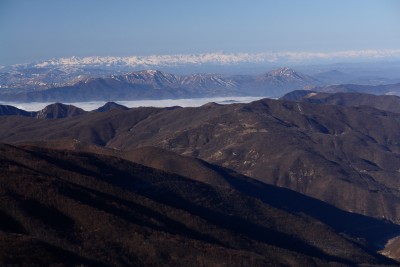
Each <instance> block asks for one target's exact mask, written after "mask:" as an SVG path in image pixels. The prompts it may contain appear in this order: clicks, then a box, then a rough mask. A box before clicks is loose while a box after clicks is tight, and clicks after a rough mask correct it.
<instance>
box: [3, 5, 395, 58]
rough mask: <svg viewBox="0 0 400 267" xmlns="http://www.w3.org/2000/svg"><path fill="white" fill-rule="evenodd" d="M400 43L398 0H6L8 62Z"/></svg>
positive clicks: (389, 46)
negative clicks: (55, 58)
mask: <svg viewBox="0 0 400 267" xmlns="http://www.w3.org/2000/svg"><path fill="white" fill-rule="evenodd" d="M362 49H400V1H398V0H330V1H328V0H302V1H300V0H292V1H289V0H275V1H269V0H253V1H252V0H247V1H245V0H243V1H237V0H193V1H191V0H158V1H156V0H142V1H139V0H136V1H135V0H131V1H118V0H0V65H9V64H15V63H24V62H30V61H35V60H43V59H49V58H53V57H69V56H131V55H151V54H157V55H161V54H181V53H208V52H216V51H224V52H226V53H239V52H247V53H258V52H270V51H306V52H319V51H321V52H331V51H342V50H362Z"/></svg>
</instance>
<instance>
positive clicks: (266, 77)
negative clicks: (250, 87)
mask: <svg viewBox="0 0 400 267" xmlns="http://www.w3.org/2000/svg"><path fill="white" fill-rule="evenodd" d="M257 80H259V81H269V82H272V83H295V84H303V85H308V84H319V83H320V82H319V81H317V80H316V79H314V78H313V77H311V76H307V75H305V74H302V73H299V72H296V71H295V70H293V69H291V68H288V67H283V68H279V69H276V70H272V71H270V72H268V73H266V74H263V75H260V76H258V77H257Z"/></svg>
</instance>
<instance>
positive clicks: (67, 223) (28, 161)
mask: <svg viewBox="0 0 400 267" xmlns="http://www.w3.org/2000/svg"><path fill="white" fill-rule="evenodd" d="M0 152H1V153H0V168H1V172H0V183H1V187H0V189H1V197H2V201H1V202H0V216H1V218H2V220H0V227H1V230H2V232H1V235H0V246H1V247H2V248H4V249H1V250H0V251H8V252H10V253H0V257H1V258H0V260H1V263H2V265H7V264H13V263H14V264H22V263H26V262H28V261H29V263H30V264H37V265H48V264H50V263H52V264H55V263H64V266H68V265H71V264H81V263H82V264H86V265H92V266H102V265H106V266H126V265H130V266H149V265H153V266H188V265H190V266H204V265H207V266H216V265H218V264H222V263H224V264H227V265H229V266H244V265H251V266H266V265H275V266H338V265H340V264H341V265H355V264H379V263H380V264H394V262H391V261H390V260H388V259H385V258H384V257H382V256H379V255H378V254H375V253H373V252H371V251H369V249H368V248H367V247H365V245H364V244H363V242H361V241H357V240H355V239H349V238H350V237H344V236H341V235H338V234H336V233H335V232H334V231H333V230H332V229H331V228H330V227H327V226H325V225H324V224H321V223H320V222H318V221H317V220H314V219H312V218H307V217H305V216H304V215H301V214H299V215H296V214H292V213H288V212H287V211H284V210H283V209H281V208H277V207H278V205H275V204H273V205H271V204H268V199H269V196H268V195H269V194H270V193H271V194H272V195H271V199H270V201H271V203H273V202H274V201H276V200H274V199H275V196H273V190H272V187H271V190H272V191H270V192H269V193H268V194H266V195H265V196H263V199H262V200H261V199H259V198H258V197H257V196H256V194H257V191H256V190H254V188H252V186H251V185H250V187H249V188H246V186H245V184H246V183H247V182H246V180H242V183H245V184H242V185H240V186H239V188H243V191H237V190H234V189H233V188H234V187H233V188H231V189H229V188H222V187H215V186H211V185H207V184H204V183H201V182H197V181H194V180H191V179H187V178H184V177H181V176H177V175H173V174H170V173H165V172H162V171H158V170H155V169H151V168H148V167H145V166H143V165H139V164H134V163H131V162H128V161H124V160H121V159H118V158H114V157H107V156H100V155H96V154H89V153H77V152H71V151H70V152H68V151H56V150H49V149H42V148H34V147H30V148H27V147H26V148H18V147H14V146H9V145H0ZM226 178H227V180H229V178H228V177H226ZM232 179H233V180H231V181H238V180H237V179H235V178H232ZM246 190H250V191H252V192H253V193H252V194H249V193H246ZM266 192H268V191H266ZM274 205H275V207H274ZM288 209H290V208H288ZM388 226H389V225H388ZM353 238H354V237H353ZM32 244H34V245H35V247H34V250H33V251H32V252H33V253H31V252H30V249H32ZM36 245H37V246H36ZM16 251H19V252H21V254H16V253H14V252H16ZM38 255H43V257H38ZM61 266H62V265H61Z"/></svg>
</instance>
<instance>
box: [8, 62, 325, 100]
mask: <svg viewBox="0 0 400 267" xmlns="http://www.w3.org/2000/svg"><path fill="white" fill-rule="evenodd" d="M4 79H5V81H3V82H4V83H7V79H6V78H4ZM10 79H11V78H10ZM13 81H14V80H12V79H11V81H10V83H11V84H9V85H4V86H2V87H3V88H5V89H2V90H0V93H1V94H0V100H2V101H17V102H61V101H63V102H77V101H95V100H97V101H116V100H137V99H167V98H170V99H177V98H198V97H214V96H269V97H278V96H281V95H282V94H283V93H287V92H289V91H291V90H295V89H304V88H307V87H313V86H317V85H321V83H320V82H319V81H318V80H316V79H314V78H312V77H310V76H307V75H304V74H301V73H298V72H296V71H294V70H292V69H289V68H281V69H278V70H274V71H271V72H268V73H265V74H262V75H256V76H252V75H220V74H192V75H174V74H170V73H165V72H161V71H156V70H146V71H138V72H131V73H128V74H123V75H110V76H107V77H103V78H90V77H87V76H80V77H79V78H74V79H73V81H75V82H71V81H66V82H65V85H53V86H51V85H49V86H47V87H46V88H41V89H35V88H36V86H35V83H34V84H33V85H32V86H30V87H29V88H19V87H18V82H14V83H13ZM38 83H39V81H38ZM23 85H24V84H23ZM24 86H25V85H24ZM24 86H22V85H21V86H20V87H24ZM6 89H7V90H6Z"/></svg>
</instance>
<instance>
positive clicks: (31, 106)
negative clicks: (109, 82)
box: [0, 96, 264, 111]
mask: <svg viewBox="0 0 400 267" xmlns="http://www.w3.org/2000/svg"><path fill="white" fill-rule="evenodd" d="M262 98H264V97H252V96H237V97H235V96H233V97H212V98H190V99H161V100H134V101H115V102H116V103H118V104H121V105H124V106H126V107H128V108H136V107H159V108H162V107H172V106H181V107H199V106H201V105H204V104H206V103H210V102H216V103H219V104H231V103H249V102H252V101H256V100H259V99H262ZM105 103H106V102H105V101H88V102H74V103H65V104H68V105H73V106H76V107H79V108H82V109H84V110H86V111H91V110H95V109H97V108H99V107H101V106H103V105H104V104H105ZM50 104H53V103H52V102H49V103H46V102H30V103H15V102H0V105H10V106H14V107H17V108H19V109H23V110H26V111H39V110H41V109H43V108H45V107H46V106H47V105H50Z"/></svg>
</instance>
